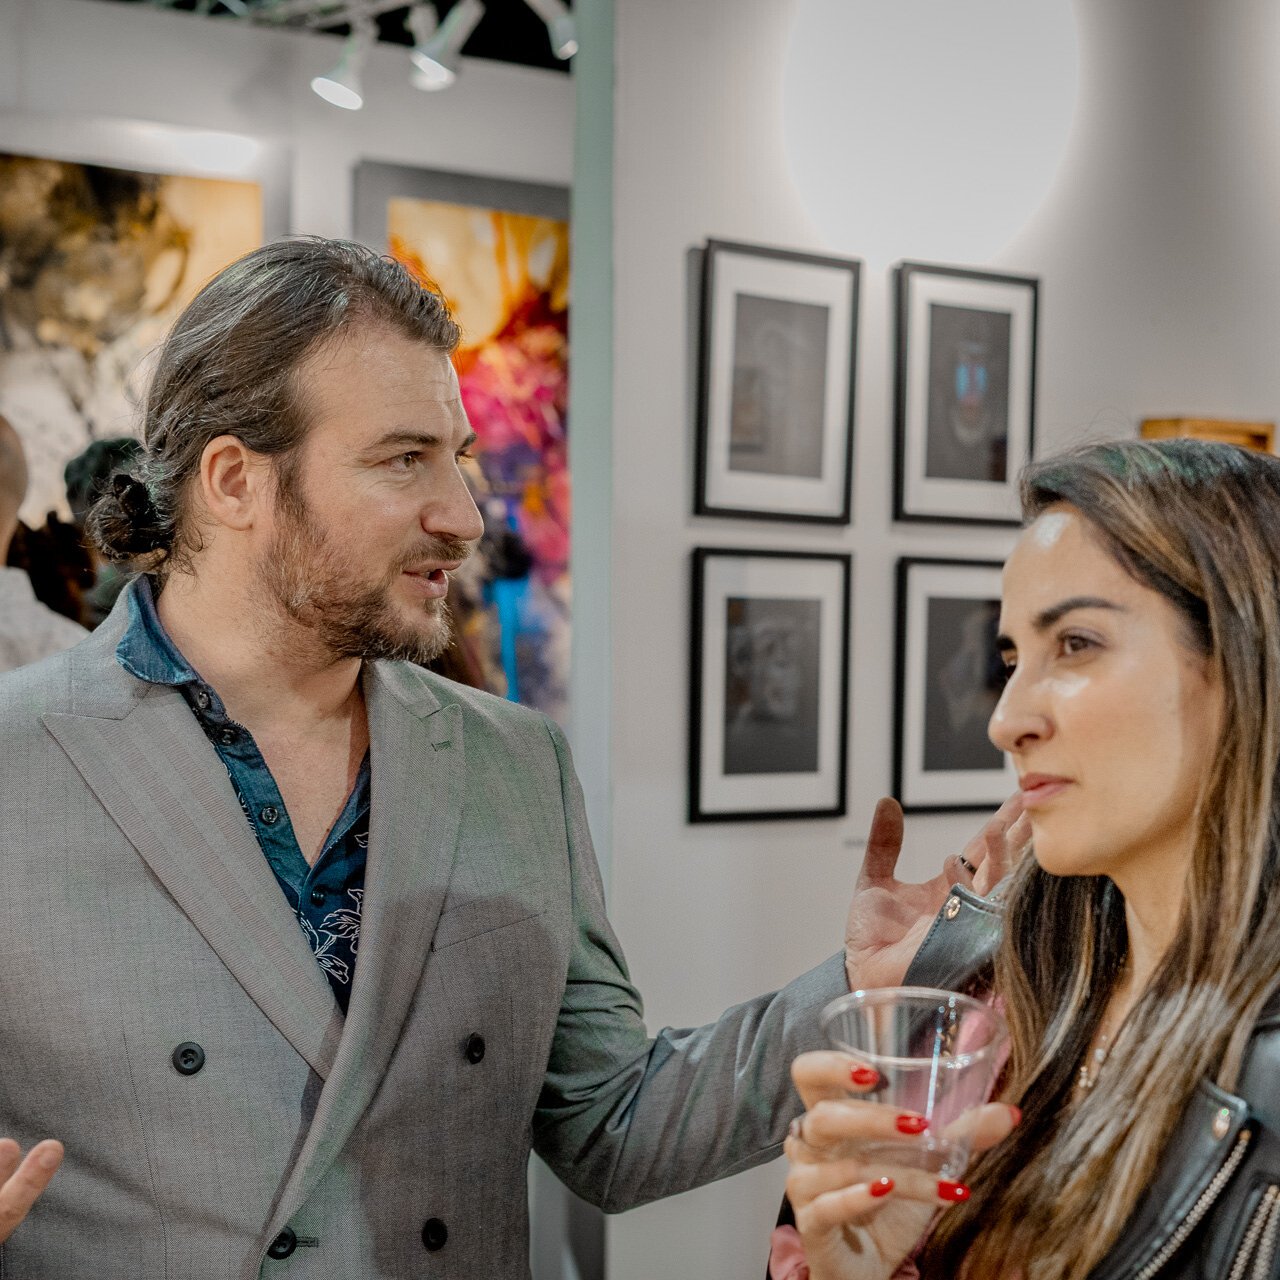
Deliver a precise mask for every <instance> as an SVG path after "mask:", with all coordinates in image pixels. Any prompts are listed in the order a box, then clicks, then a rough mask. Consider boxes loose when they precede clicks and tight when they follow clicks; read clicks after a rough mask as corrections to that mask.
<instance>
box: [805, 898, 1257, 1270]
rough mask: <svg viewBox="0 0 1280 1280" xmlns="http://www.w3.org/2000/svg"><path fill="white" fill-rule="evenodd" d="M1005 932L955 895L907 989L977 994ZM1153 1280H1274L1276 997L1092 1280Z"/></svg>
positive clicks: (992, 915)
mask: <svg viewBox="0 0 1280 1280" xmlns="http://www.w3.org/2000/svg"><path fill="white" fill-rule="evenodd" d="M1000 925H1001V919H1000V913H999V909H998V908H997V907H996V906H994V905H993V904H992V903H990V902H988V901H986V900H985V899H983V898H979V897H977V896H976V895H974V894H972V893H970V892H969V891H968V890H966V889H963V888H960V887H959V886H957V887H955V888H954V889H953V890H952V892H951V896H950V898H948V899H947V902H946V905H945V906H944V907H943V908H942V910H941V911H940V912H939V914H938V918H937V919H936V920H935V921H934V923H933V927H932V928H931V929H930V931H929V933H928V935H927V936H926V938H925V940H924V942H923V943H922V944H921V946H920V950H919V951H917V952H916V956H915V959H914V960H913V961H912V962H911V967H910V969H908V971H907V976H906V982H907V984H908V985H912V986H929V987H942V988H944V989H946V990H951V991H964V990H966V989H970V990H972V989H973V988H974V987H975V986H981V985H984V984H985V982H987V981H989V972H990V962H991V957H992V955H993V953H994V951H995V946H996V943H997V941H998V940H999V937H1000ZM789 1207H790V1206H784V1210H789ZM1157 1278H1158V1280H1280V996H1277V997H1274V998H1273V999H1272V1001H1271V1002H1270V1003H1269V1004H1268V1006H1267V1008H1266V1009H1265V1010H1264V1012H1263V1015H1262V1017H1261V1018H1260V1019H1259V1021H1258V1024H1257V1027H1256V1028H1255V1030H1254V1034H1253V1038H1252V1040H1251V1042H1250V1045H1249V1050H1248V1055H1247V1057H1246V1059H1245V1065H1244V1070H1243V1072H1242V1073H1241V1077H1240V1084H1239V1092H1238V1093H1234V1094H1232V1093H1226V1092H1225V1091H1223V1090H1222V1089H1219V1088H1218V1087H1217V1086H1216V1085H1214V1084H1213V1083H1212V1082H1211V1081H1209V1080H1203V1081H1201V1083H1200V1086H1199V1088H1198V1090H1197V1091H1196V1095H1195V1097H1194V1099H1193V1101H1192V1103H1191V1105H1190V1106H1189V1107H1188V1108H1187V1112H1186V1114H1185V1115H1184V1116H1183V1118H1182V1122H1181V1124H1180V1125H1179V1126H1178V1128H1177V1130H1176V1132H1175V1133H1174V1136H1173V1138H1172V1140H1171V1141H1170V1143H1169V1147H1168V1150H1167V1151H1166V1152H1165V1156H1164V1158H1163V1159H1162V1160H1161V1162H1160V1167H1159V1169H1158V1171H1157V1173H1156V1177H1155V1180H1154V1181H1153V1182H1152V1184H1151V1189H1150V1191H1149V1192H1148V1193H1147V1195H1146V1196H1145V1197H1144V1198H1143V1199H1142V1201H1141V1202H1140V1203H1139V1205H1138V1208H1137V1211H1136V1212H1135V1213H1134V1216H1133V1219H1132V1220H1131V1221H1130V1223H1129V1224H1128V1226H1126V1227H1125V1229H1124V1233H1123V1235H1122V1236H1121V1238H1120V1241H1119V1243H1118V1244H1117V1245H1116V1247H1115V1248H1114V1249H1113V1250H1112V1251H1111V1253H1110V1254H1108V1255H1107V1257H1106V1258H1105V1259H1104V1260H1103V1261H1102V1262H1101V1263H1100V1264H1099V1265H1098V1266H1097V1267H1096V1268H1095V1269H1094V1270H1093V1272H1092V1273H1091V1276H1090V1280H1157ZM925 1280H939V1278H935V1277H926V1278H925ZM991 1280H997V1278H996V1277H992V1278H991Z"/></svg>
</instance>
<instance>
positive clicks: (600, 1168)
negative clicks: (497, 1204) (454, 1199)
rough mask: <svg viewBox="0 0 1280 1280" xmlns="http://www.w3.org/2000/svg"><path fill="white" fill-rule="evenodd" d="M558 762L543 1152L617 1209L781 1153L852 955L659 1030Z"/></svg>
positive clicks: (560, 744)
mask: <svg viewBox="0 0 1280 1280" xmlns="http://www.w3.org/2000/svg"><path fill="white" fill-rule="evenodd" d="M548 730H549V732H550V734H551V738H552V741H553V742H554V744H555V749H556V753H557V756H558V758H559V765H560V780H561V790H562V795H563V800H564V811H565V823H566V834H567V838H568V848H569V858H570V864H571V866H570V869H571V874H572V881H573V911H574V921H575V925H576V932H575V937H574V941H573V947H572V951H571V954H570V957H569V973H568V979H567V981H566V983H565V991H564V999H563V1001H562V1003H561V1006H560V1014H559V1020H558V1022H557V1026H556V1032H555V1037H554V1040H553V1042H552V1048H551V1057H550V1061H549V1063H548V1067H547V1075H546V1080H545V1082H544V1085H543V1088H542V1093H541V1096H540V1097H539V1100H538V1107H537V1111H536V1112H535V1115H534V1135H533V1136H534V1147H535V1149H536V1150H537V1152H538V1154H539V1155H540V1156H542V1158H543V1159H544V1160H546V1162H547V1163H548V1164H549V1165H550V1166H551V1168H552V1169H553V1170H554V1171H555V1172H556V1174H557V1175H558V1176H559V1177H560V1178H561V1179H562V1180H563V1181H564V1182H565V1183H567V1184H568V1186H569V1187H570V1188H572V1190H573V1191H575V1192H576V1193H577V1194H578V1195H579V1196H581V1197H582V1198H583V1199H584V1200H588V1201H590V1202H591V1203H592V1204H596V1205H599V1206H600V1208H602V1209H604V1210H605V1211H606V1212H607V1213H616V1212H619V1211H620V1210H623V1209H629V1208H632V1207H634V1206H636V1205H640V1204H645V1203H647V1202H648V1201H650V1200H656V1199H658V1198H659V1197H661V1196H667V1195H674V1194H676V1193H677V1192H680V1191H686V1190H688V1189H690V1188H691V1187H696V1186H700V1185H702V1184H703V1183H706V1182H711V1181H714V1180H715V1179H717V1178H723V1177H727V1176H728V1175H729V1174H732V1173H737V1172H739V1171H740V1170H743V1169H749V1168H751V1167H753V1166H754V1165H757V1164H762V1163H763V1162H765V1161H766V1160H770V1159H772V1158H773V1157H774V1156H776V1155H778V1154H780V1152H781V1149H782V1139H783V1137H784V1135H785V1133H786V1126H787V1123H788V1121H789V1120H790V1119H791V1117H792V1116H794V1115H797V1114H799V1112H800V1111H801V1109H802V1108H801V1104H800V1099H799V1097H798V1096H797V1095H796V1093H795V1091H794V1089H793V1088H792V1085H791V1076H790V1067H791V1060H792V1059H793V1058H794V1057H795V1056H796V1055H797V1054H798V1053H802V1052H804V1051H805V1050H808V1049H815V1048H820V1047H822V1035H821V1031H820V1030H819V1027H818V1012H819V1010H820V1009H821V1008H822V1006H823V1005H824V1004H826V1002H827V1001H829V1000H832V999H834V998H835V997H836V996H838V995H841V994H843V993H844V992H846V991H847V990H848V986H847V984H846V981H845V974H844V961H843V957H842V956H841V955H836V956H833V957H832V958H831V959H830V960H827V961H825V962H824V963H823V964H821V965H819V966H818V968H816V969H813V970H811V971H810V972H809V973H807V974H805V975H804V976H803V977H800V978H797V979H796V980H795V981H794V982H792V983H789V984H788V985H787V986H785V987H783V988H782V990H780V991H777V992H775V993H773V994H772V995H767V996H762V997H760V998H758V999H755V1000H749V1001H747V1002H746V1003H745V1004H740V1005H737V1006H735V1007H734V1008H732V1009H730V1010H728V1011H727V1012H726V1013H725V1014H724V1015H723V1016H722V1017H721V1018H720V1019H719V1021H717V1022H715V1023H714V1024H712V1025H710V1026H706V1027H697V1028H693V1029H683V1030H674V1029H672V1028H666V1029H664V1030H663V1031H661V1032H659V1034H658V1035H657V1037H656V1038H652V1039H651V1038H650V1037H649V1034H648V1032H647V1031H646V1029H645V1025H644V1010H643V1005H642V1003H641V1000H640V995H639V993H638V992H637V991H636V989H635V987H634V986H633V985H632V983H631V979H630V977H629V975H628V973H627V965H626V961H625V959H624V958H623V955H622V949H621V947H620V946H619V945H618V940H617V939H616V938H615V937H614V934H613V930H612V929H611V927H610V925H609V922H608V920H607V918H606V916H605V907H604V891H603V887H602V884H601V880H600V872H599V868H598V866H597V864H596V858H595V853H594V851H593V849H592V847H591V837H590V834H589V833H588V831H587V823H586V814H585V810H584V807H583V800H582V792H581V788H580V786H579V784H578V780H577V777H576V775H575V773H574V770H573V765H572V761H571V759H570V755H569V747H568V744H567V743H566V742H565V739H564V735H563V734H562V733H561V732H560V730H559V729H558V728H557V727H556V726H554V725H551V724H548Z"/></svg>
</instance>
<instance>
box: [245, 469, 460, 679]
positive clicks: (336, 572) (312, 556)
mask: <svg viewBox="0 0 1280 1280" xmlns="http://www.w3.org/2000/svg"><path fill="white" fill-rule="evenodd" d="M276 509H277V514H278V520H277V525H276V532H275V536H274V537H273V538H272V541H271V545H270V546H269V547H268V548H267V552H266V555H265V556H264V557H263V559H262V560H261V562H260V563H259V565H258V574H259V578H260V581H261V582H262V584H263V586H264V588H265V589H266V592H267V594H268V596H269V597H270V599H271V600H272V601H273V602H274V603H275V605H276V606H277V607H278V609H279V610H280V612H281V613H283V614H284V616H285V617H286V618H288V619H290V620H291V621H293V622H296V623H297V624H298V625H299V626H301V627H304V628H306V630H307V631H309V632H310V633H311V634H312V635H313V636H314V637H315V639H316V641H317V642H318V644H319V645H321V646H322V647H323V648H324V649H325V650H326V651H327V652H328V653H329V654H331V655H332V656H333V657H335V658H363V659H373V658H385V659H389V660H392V661H402V662H416V663H419V664H420V665H422V666H426V665H427V664H428V663H430V662H433V661H434V660H435V659H436V658H438V657H439V656H440V655H441V654H442V653H444V651H445V650H446V649H447V648H448V647H449V644H450V641H451V640H452V639H453V627H452V618H451V615H450V613H449V605H448V603H447V601H446V600H444V599H439V600H424V601H423V602H422V623H421V624H420V625H419V626H414V625H413V624H412V623H409V622H405V621H401V613H400V606H399V605H398V604H397V603H396V601H395V600H394V598H393V596H392V587H393V585H394V584H395V583H396V582H398V581H399V579H400V575H401V574H402V573H403V572H404V571H405V570H407V569H412V568H413V567H414V566H415V565H420V564H422V562H423V561H424V560H433V561H445V562H452V561H457V560H464V559H465V558H466V557H467V556H468V555H469V554H470V552H471V547H470V546H469V545H468V544H467V543H465V542H461V541H459V540H458V539H456V538H433V537H428V538H427V540H426V541H425V542H423V543H422V544H420V545H419V546H418V547H416V548H415V549H414V551H413V552H412V553H411V554H408V555H405V556H403V557H401V558H400V559H399V560H398V561H397V563H396V564H395V565H394V566H393V567H392V569H391V571H390V572H389V573H388V574H387V576H386V578H385V579H384V580H383V581H382V582H381V583H378V584H370V583H369V582H368V581H367V580H366V579H364V578H363V577H362V576H361V575H360V574H359V572H358V570H357V569H356V568H355V566H354V565H353V564H352V563H351V562H350V561H349V560H348V559H347V557H345V556H344V555H343V554H342V552H341V551H340V550H339V549H338V548H337V547H336V546H334V544H333V543H332V542H331V541H330V540H329V539H328V538H327V537H326V535H325V533H324V531H323V530H322V529H320V528H319V526H318V525H317V524H316V522H315V520H314V519H313V518H312V515H311V512H310V510H309V508H308V507H307V504H306V502H305V501H304V499H303V497H302V495H301V493H300V492H298V490H297V488H296V485H295V484H294V483H292V478H283V477H282V479H281V486H280V491H279V493H278V496H277V508H276Z"/></svg>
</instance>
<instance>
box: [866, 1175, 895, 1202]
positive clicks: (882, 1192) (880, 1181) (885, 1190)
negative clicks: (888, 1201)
mask: <svg viewBox="0 0 1280 1280" xmlns="http://www.w3.org/2000/svg"><path fill="white" fill-rule="evenodd" d="M892 1190H893V1179H892V1178H877V1179H876V1180H875V1181H874V1182H873V1183H872V1184H871V1194H872V1195H873V1196H875V1197H876V1199H877V1200H878V1199H879V1198H880V1197H881V1196H887V1195H888V1194H889V1192H890V1191H892Z"/></svg>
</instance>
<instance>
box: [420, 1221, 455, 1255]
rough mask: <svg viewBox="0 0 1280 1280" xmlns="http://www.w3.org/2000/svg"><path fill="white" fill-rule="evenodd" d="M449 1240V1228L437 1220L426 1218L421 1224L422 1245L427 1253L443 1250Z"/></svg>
mask: <svg viewBox="0 0 1280 1280" xmlns="http://www.w3.org/2000/svg"><path fill="white" fill-rule="evenodd" d="M448 1239H449V1228H448V1227H446V1226H445V1225H444V1223H443V1222H441V1221H440V1219H439V1218H428V1219H427V1220H426V1222H424V1223H423V1224H422V1243H423V1245H424V1247H425V1248H426V1250H427V1252H428V1253H436V1252H438V1251H439V1250H441V1249H443V1248H444V1246H445V1242H446V1241H447V1240H448Z"/></svg>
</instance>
